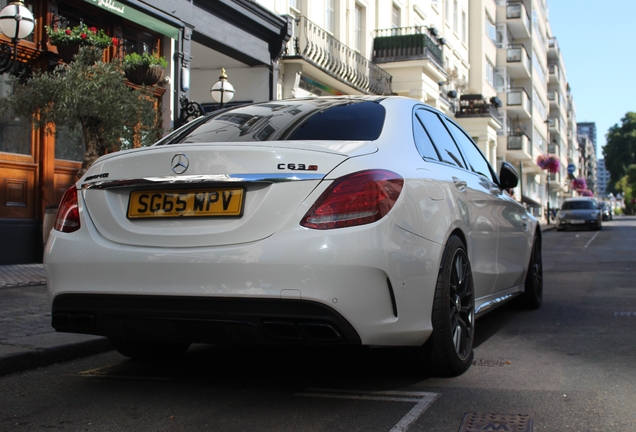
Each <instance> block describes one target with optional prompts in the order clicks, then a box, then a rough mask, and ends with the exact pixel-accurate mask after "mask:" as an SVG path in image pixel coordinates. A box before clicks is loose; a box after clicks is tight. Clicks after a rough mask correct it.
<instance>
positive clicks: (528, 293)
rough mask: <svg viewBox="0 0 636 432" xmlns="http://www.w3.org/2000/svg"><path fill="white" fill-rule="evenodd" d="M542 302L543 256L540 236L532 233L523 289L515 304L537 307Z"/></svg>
mask: <svg viewBox="0 0 636 432" xmlns="http://www.w3.org/2000/svg"><path fill="white" fill-rule="evenodd" d="M542 302H543V257H542V253H541V237H540V236H539V235H538V234H535V235H534V240H533V242H532V252H531V253H530V262H529V263H528V272H527V273H526V281H525V289H524V291H523V294H521V296H519V297H518V299H517V305H518V306H520V307H521V308H523V309H539V308H540V307H541V303H542Z"/></svg>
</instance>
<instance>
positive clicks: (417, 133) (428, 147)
mask: <svg viewBox="0 0 636 432" xmlns="http://www.w3.org/2000/svg"><path fill="white" fill-rule="evenodd" d="M413 139H414V140H415V146H416V147H417V151H418V152H419V153H420V155H421V156H422V158H423V159H428V160H435V161H439V160H440V158H439V154H437V150H435V146H433V142H432V141H431V137H430V136H428V132H426V130H425V129H424V126H423V125H422V123H421V120H420V119H419V118H418V117H417V116H414V118H413Z"/></svg>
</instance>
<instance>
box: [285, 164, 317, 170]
mask: <svg viewBox="0 0 636 432" xmlns="http://www.w3.org/2000/svg"><path fill="white" fill-rule="evenodd" d="M278 169H279V170H284V169H288V170H292V171H318V165H305V164H293V163H290V164H284V163H281V164H278Z"/></svg>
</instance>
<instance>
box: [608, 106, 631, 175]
mask: <svg viewBox="0 0 636 432" xmlns="http://www.w3.org/2000/svg"><path fill="white" fill-rule="evenodd" d="M603 157H604V158H605V168H607V170H608V171H609V173H610V184H611V185H616V184H617V183H618V182H619V181H620V180H621V179H622V178H623V177H624V176H625V175H626V174H627V168H628V167H629V166H630V165H632V164H636V112H628V113H626V114H625V116H624V117H623V118H622V119H621V124H620V125H619V124H615V125H614V126H612V127H611V128H610V129H609V131H608V132H607V135H606V144H605V146H604V147H603ZM616 187H618V186H616Z"/></svg>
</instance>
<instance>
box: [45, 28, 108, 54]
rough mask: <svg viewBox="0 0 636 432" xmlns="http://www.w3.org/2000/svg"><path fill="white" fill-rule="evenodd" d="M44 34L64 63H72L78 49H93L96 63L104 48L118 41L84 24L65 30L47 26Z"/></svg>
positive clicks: (102, 31)
mask: <svg viewBox="0 0 636 432" xmlns="http://www.w3.org/2000/svg"><path fill="white" fill-rule="evenodd" d="M46 34H47V35H48V37H49V41H50V42H51V45H54V46H55V47H56V48H57V53H58V54H59V56H60V58H61V59H62V61H64V62H65V63H70V62H71V61H73V58H74V57H75V55H76V54H77V53H78V52H79V49H80V47H83V46H86V47H93V48H95V49H94V56H95V61H97V60H100V59H101V58H102V52H103V50H104V49H105V48H108V47H110V46H117V45H119V40H118V39H117V38H114V37H110V36H109V35H108V34H106V32H104V30H101V29H100V30H98V29H97V28H96V27H88V26H86V25H84V24H80V25H78V26H75V27H66V28H52V27H48V26H47V27H46Z"/></svg>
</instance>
